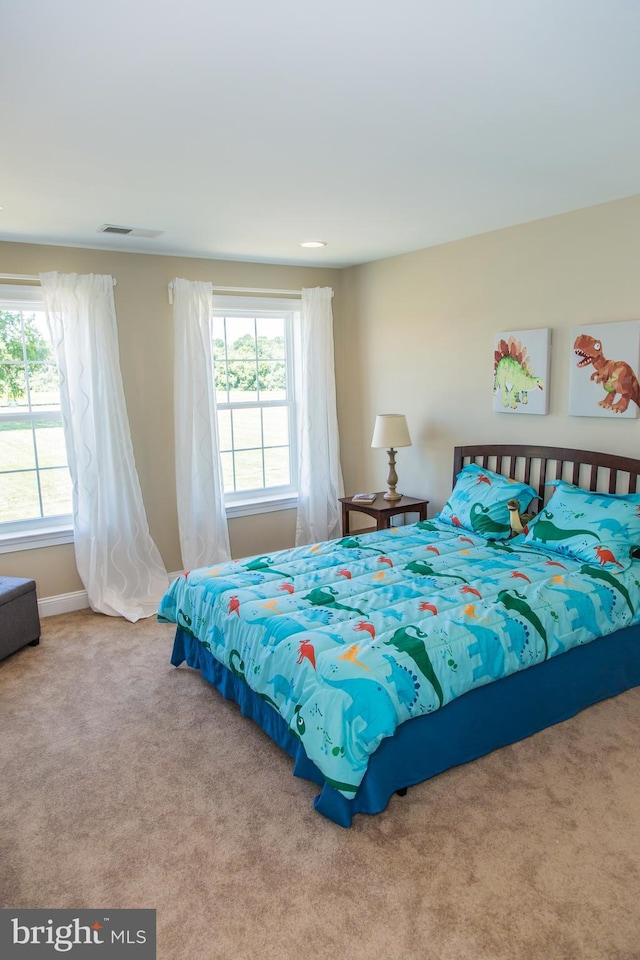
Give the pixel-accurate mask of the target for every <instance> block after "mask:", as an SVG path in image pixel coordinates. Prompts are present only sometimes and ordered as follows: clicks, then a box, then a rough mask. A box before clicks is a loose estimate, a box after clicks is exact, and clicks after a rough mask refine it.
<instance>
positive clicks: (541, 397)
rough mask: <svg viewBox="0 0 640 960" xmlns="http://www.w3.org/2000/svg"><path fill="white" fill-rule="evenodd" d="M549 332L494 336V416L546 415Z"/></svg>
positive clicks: (545, 330) (515, 331)
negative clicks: (496, 414)
mask: <svg viewBox="0 0 640 960" xmlns="http://www.w3.org/2000/svg"><path fill="white" fill-rule="evenodd" d="M550 345H551V330H549V329H548V328H543V329H539V330H511V331H508V332H507V333H499V334H497V336H496V339H495V344H494V353H493V409H494V410H495V411H496V413H537V414H545V413H548V412H549V368H550Z"/></svg>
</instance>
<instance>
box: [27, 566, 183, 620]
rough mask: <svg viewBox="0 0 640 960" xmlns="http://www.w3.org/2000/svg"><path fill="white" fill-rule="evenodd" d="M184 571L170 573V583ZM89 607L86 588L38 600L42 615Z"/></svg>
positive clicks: (51, 615)
mask: <svg viewBox="0 0 640 960" xmlns="http://www.w3.org/2000/svg"><path fill="white" fill-rule="evenodd" d="M183 573H184V571H183V570H177V571H175V572H173V573H169V574H168V577H169V583H172V582H173V581H174V580H176V579H177V578H178V577H180V576H182V574H183ZM88 607H89V597H88V596H87V591H86V590H75V591H74V592H73V593H61V594H59V595H58V596H57V597H43V598H42V599H41V600H38V612H39V613H40V616H41V617H55V615H56V614H57V613H72V612H73V611H74V610H86V609H87V608H88Z"/></svg>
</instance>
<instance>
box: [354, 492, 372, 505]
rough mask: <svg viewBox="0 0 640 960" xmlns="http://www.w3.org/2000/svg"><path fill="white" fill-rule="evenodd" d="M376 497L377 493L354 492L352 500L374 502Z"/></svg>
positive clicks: (355, 501)
mask: <svg viewBox="0 0 640 960" xmlns="http://www.w3.org/2000/svg"><path fill="white" fill-rule="evenodd" d="M375 498H376V494H375V493H354V495H353V496H352V497H351V500H352V502H353V503H373V501H374V500H375Z"/></svg>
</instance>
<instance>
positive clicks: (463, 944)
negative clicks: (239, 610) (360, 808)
mask: <svg viewBox="0 0 640 960" xmlns="http://www.w3.org/2000/svg"><path fill="white" fill-rule="evenodd" d="M43 628H44V633H43V639H42V642H41V644H40V646H39V647H36V648H30V647H28V648H26V649H25V650H23V651H20V652H19V653H17V654H15V655H14V656H13V657H10V658H9V659H7V660H5V661H3V662H2V663H1V664H0V731H1V737H0V744H1V746H0V803H1V808H0V828H1V841H2V855H1V862H0V902H1V905H2V906H4V907H21V908H26V907H70V908H72V907H75V908H79V907H91V908H96V907H100V908H102V907H105V908H109V907H110V908H118V907H153V908H156V910H157V923H158V957H159V958H160V960H222V958H224V960H227V958H229V960H233V958H238V960H262V958H265V960H294V958H295V960H304V958H307V957H314V958H318V960H325V958H335V960H343V958H344V960H361V958H362V960H364V958H373V960H378V958H380V960H382V958H384V960H395V958H398V960H400V958H402V960H418V958H420V960H638V958H640V761H639V756H638V745H639V735H638V734H639V729H640V723H639V720H640V689H636V690H633V691H629V692H628V693H626V694H623V695H622V696H620V697H618V698H616V699H614V700H609V701H606V702H604V703H601V704H597V705H596V706H594V707H592V708H590V709H589V710H587V711H585V712H584V713H582V714H581V715H580V716H578V717H576V718H574V719H572V720H570V721H568V722H566V723H564V724H561V725H559V726H556V727H554V728H552V729H550V730H546V731H543V732H542V733H540V734H538V735H537V736H535V737H533V738H531V739H529V740H527V741H524V742H522V743H519V744H515V745H514V746H512V747H508V748H506V749H503V750H500V751H497V752H496V753H494V754H492V755H491V756H488V757H485V758H483V759H481V760H479V761H477V762H475V763H472V764H468V765H466V766H464V767H460V768H457V769H455V770H452V771H449V772H448V773H445V774H443V775H441V776H440V777H437V778H435V779H434V780H431V781H430V782H428V783H425V784H421V785H420V786H418V787H414V788H413V789H411V790H410V791H409V793H408V795H407V796H406V797H404V798H402V799H401V798H399V797H394V799H393V801H392V802H391V804H390V806H389V808H388V810H387V811H386V812H384V813H382V814H380V815H378V816H376V817H362V816H360V817H357V818H356V821H355V823H354V826H353V828H352V829H351V830H343V829H342V828H340V827H337V826H335V825H334V824H332V823H330V822H329V821H327V820H325V819H324V818H322V817H320V816H319V815H318V814H316V813H315V811H314V810H313V807H312V800H313V797H314V795H315V792H316V788H315V787H314V786H313V785H312V784H309V783H306V782H305V781H301V780H296V779H294V778H293V776H292V774H291V769H292V763H291V761H290V760H289V758H288V757H287V756H286V755H285V754H283V753H282V752H281V751H280V750H279V749H278V748H277V747H276V746H274V745H273V744H272V743H271V742H270V741H269V740H268V739H267V737H266V736H265V735H264V734H263V733H262V732H261V731H260V730H259V729H258V728H257V727H256V726H254V725H253V724H252V723H251V722H250V721H249V720H246V719H245V718H243V717H242V716H241V715H240V713H239V711H238V709H237V707H235V705H233V704H230V703H227V702H225V701H224V700H223V699H222V698H221V696H220V695H219V694H218V693H217V692H216V691H214V690H213V689H212V688H211V687H209V686H208V685H207V684H206V683H205V682H204V681H203V680H202V679H201V678H200V677H199V675H198V674H196V673H195V672H193V671H192V670H189V669H188V668H186V667H184V666H183V667H181V668H180V669H179V670H176V669H175V668H174V667H172V666H171V665H170V663H169V657H170V651H171V644H172V638H173V628H172V627H171V626H169V625H166V624H158V623H157V622H155V621H154V620H147V621H143V622H141V623H138V624H135V625H131V624H129V623H127V622H125V621H123V620H117V619H110V618H107V617H101V616H96V615H94V614H92V613H90V612H88V611H81V612H78V613H73V614H69V615H66V616H60V617H51V618H48V619H46V620H44V621H43Z"/></svg>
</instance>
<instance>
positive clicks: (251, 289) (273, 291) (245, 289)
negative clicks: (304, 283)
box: [169, 280, 302, 303]
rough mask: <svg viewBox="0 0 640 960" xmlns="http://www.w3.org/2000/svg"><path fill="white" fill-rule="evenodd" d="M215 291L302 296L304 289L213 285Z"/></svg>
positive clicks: (170, 299) (171, 286)
mask: <svg viewBox="0 0 640 960" xmlns="http://www.w3.org/2000/svg"><path fill="white" fill-rule="evenodd" d="M212 289H213V292H214V293H261V294H274V295H277V296H285V297H301V296H302V290H279V289H276V288H274V287H213V288H212ZM169 303H173V280H172V281H171V283H170V284H169Z"/></svg>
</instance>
